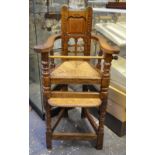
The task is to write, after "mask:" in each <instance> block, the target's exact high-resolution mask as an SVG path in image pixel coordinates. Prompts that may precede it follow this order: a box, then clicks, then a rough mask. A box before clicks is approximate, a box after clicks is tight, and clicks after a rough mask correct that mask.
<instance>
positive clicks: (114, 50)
mask: <svg viewBox="0 0 155 155" xmlns="http://www.w3.org/2000/svg"><path fill="white" fill-rule="evenodd" d="M91 38H92V39H94V40H96V41H98V42H99V44H100V48H101V50H103V51H104V52H105V53H108V54H118V53H119V52H120V48H119V47H118V46H112V45H110V44H109V43H108V42H107V39H105V38H104V37H103V36H101V35H96V34H92V35H91Z"/></svg>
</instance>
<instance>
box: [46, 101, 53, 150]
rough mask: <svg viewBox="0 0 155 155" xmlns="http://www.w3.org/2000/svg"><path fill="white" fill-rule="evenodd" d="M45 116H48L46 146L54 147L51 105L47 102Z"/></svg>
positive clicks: (48, 147)
mask: <svg viewBox="0 0 155 155" xmlns="http://www.w3.org/2000/svg"><path fill="white" fill-rule="evenodd" d="M45 111H46V112H45V116H46V147H47V149H52V138H51V137H52V130H51V128H52V126H51V121H52V119H51V106H50V105H49V104H48V103H47V104H46V110H45Z"/></svg>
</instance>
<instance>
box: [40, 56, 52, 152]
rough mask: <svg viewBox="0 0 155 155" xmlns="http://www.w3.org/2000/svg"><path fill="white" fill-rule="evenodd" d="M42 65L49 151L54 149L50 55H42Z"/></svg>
mask: <svg viewBox="0 0 155 155" xmlns="http://www.w3.org/2000/svg"><path fill="white" fill-rule="evenodd" d="M41 64H42V70H41V73H42V91H43V103H44V109H45V119H46V146H47V148H48V149H51V148H52V143H51V136H52V131H51V121H52V120H51V106H50V105H49V104H48V98H50V91H51V88H50V87H51V84H50V71H49V61H48V53H41Z"/></svg>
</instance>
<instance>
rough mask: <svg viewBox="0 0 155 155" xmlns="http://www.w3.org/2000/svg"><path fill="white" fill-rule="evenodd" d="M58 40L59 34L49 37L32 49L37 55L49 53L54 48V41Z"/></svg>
mask: <svg viewBox="0 0 155 155" xmlns="http://www.w3.org/2000/svg"><path fill="white" fill-rule="evenodd" d="M60 38H61V34H56V35H51V36H50V37H49V38H48V39H47V41H46V42H45V43H44V44H42V45H36V46H34V48H33V49H34V50H35V51H36V52H38V53H42V52H49V51H50V50H51V49H52V48H53V46H54V41H55V40H57V39H60Z"/></svg>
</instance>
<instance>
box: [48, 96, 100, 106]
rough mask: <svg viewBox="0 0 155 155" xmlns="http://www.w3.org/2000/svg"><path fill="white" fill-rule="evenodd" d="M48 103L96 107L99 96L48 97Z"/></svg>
mask: <svg viewBox="0 0 155 155" xmlns="http://www.w3.org/2000/svg"><path fill="white" fill-rule="evenodd" d="M48 103H49V104H50V105H51V106H56V107H98V106H99V105H100V104H101V100H100V99H99V98H72V99H71V98H50V99H49V100H48Z"/></svg>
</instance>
